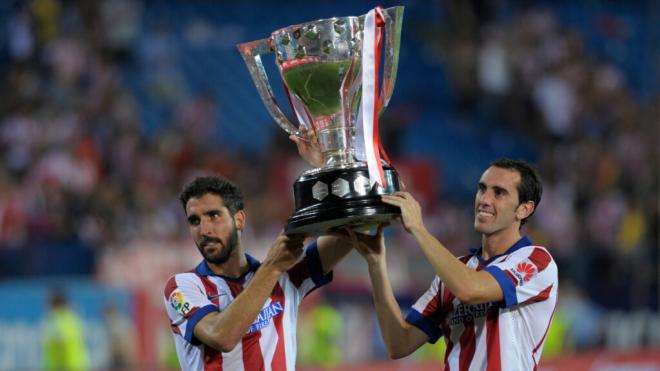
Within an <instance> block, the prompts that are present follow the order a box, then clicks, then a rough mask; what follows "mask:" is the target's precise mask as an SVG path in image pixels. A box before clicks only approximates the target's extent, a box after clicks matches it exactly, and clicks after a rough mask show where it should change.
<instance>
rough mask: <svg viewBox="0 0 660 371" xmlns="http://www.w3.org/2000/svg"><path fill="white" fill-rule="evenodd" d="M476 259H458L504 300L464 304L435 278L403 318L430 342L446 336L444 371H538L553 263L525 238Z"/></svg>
mask: <svg viewBox="0 0 660 371" xmlns="http://www.w3.org/2000/svg"><path fill="white" fill-rule="evenodd" d="M480 256H481V251H480V250H479V251H477V252H476V253H475V254H474V255H471V256H465V257H462V258H460V259H461V261H463V262H464V263H465V264H466V265H467V266H468V267H469V268H471V269H474V270H476V271H480V270H485V271H486V272H488V273H490V274H491V275H493V277H495V279H496V280H497V282H498V283H499V285H500V287H501V288H502V292H503V293H504V300H503V301H501V302H497V303H495V302H492V303H483V304H475V305H467V304H462V303H461V302H460V301H459V300H458V299H457V298H456V297H455V296H454V295H453V294H452V293H451V292H449V290H448V289H447V287H446V286H445V285H444V284H443V282H442V281H440V278H439V277H437V276H436V277H435V279H434V280H433V283H432V284H431V287H430V288H429V289H428V290H427V291H426V292H425V293H424V295H422V297H420V298H419V299H418V300H417V302H416V303H415V304H414V305H413V307H412V308H411V310H410V312H409V313H408V315H407V316H406V320H407V321H408V322H410V323H411V324H413V325H415V326H416V327H418V328H419V329H421V330H422V331H424V332H425V333H426V334H427V335H428V337H429V341H430V342H432V343H435V342H436V341H437V340H438V338H439V337H440V336H443V335H444V337H445V342H446V343H447V350H446V354H445V369H446V370H507V371H508V370H536V369H537V366H538V362H539V359H540V358H541V351H542V350H543V343H544V341H545V336H546V334H547V332H548V328H549V327H550V322H551V321H552V316H553V314H554V311H555V307H556V305H557V285H558V280H557V265H556V264H555V262H554V260H553V259H552V256H550V253H548V251H547V250H546V249H545V248H544V247H541V246H533V245H532V243H531V241H530V240H529V239H528V238H527V237H523V238H522V239H520V240H519V241H518V242H517V243H516V244H515V245H513V246H512V247H511V248H509V250H507V251H506V252H505V253H504V254H502V255H499V256H496V257H493V258H491V259H489V260H487V261H486V260H483V259H481V258H480Z"/></svg>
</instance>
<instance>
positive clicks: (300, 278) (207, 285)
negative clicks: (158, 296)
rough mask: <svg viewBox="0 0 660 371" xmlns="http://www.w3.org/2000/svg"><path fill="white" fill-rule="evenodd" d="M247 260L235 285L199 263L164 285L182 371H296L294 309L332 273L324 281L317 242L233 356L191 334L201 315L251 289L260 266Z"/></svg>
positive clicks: (279, 287) (286, 278)
mask: <svg viewBox="0 0 660 371" xmlns="http://www.w3.org/2000/svg"><path fill="white" fill-rule="evenodd" d="M246 256H247V260H248V263H249V265H250V269H249V271H248V272H247V273H246V274H244V275H243V276H241V277H240V278H237V279H232V278H229V277H224V276H219V275H216V274H215V273H213V272H212V271H211V270H210V269H209V267H208V265H207V264H206V262H205V261H202V262H201V263H200V264H199V265H198V266H197V268H195V270H193V271H190V272H187V273H179V274H176V275H175V276H173V277H171V278H170V279H169V281H168V282H167V285H166V286H165V297H164V299H165V307H166V308H167V314H168V316H169V317H170V326H171V329H172V333H173V335H174V342H175V345H176V351H177V354H178V356H179V363H180V364H181V369H182V370H186V371H188V370H194V371H202V370H204V371H207V370H213V371H222V370H231V371H243V370H244V371H251V370H267V371H270V370H291V371H293V370H295V362H296V324H297V317H298V306H299V305H300V303H301V301H302V299H303V298H304V297H305V296H306V295H307V294H308V293H310V292H311V291H312V290H314V289H316V288H317V287H320V286H322V285H324V284H326V283H328V282H330V281H331V280H332V272H330V273H329V274H327V275H323V269H322V267H321V260H320V258H319V254H318V250H317V246H316V242H314V243H313V244H311V245H310V246H309V247H307V249H306V251H305V257H304V258H303V259H302V260H301V261H300V262H299V263H298V264H296V265H295V266H294V267H293V268H291V269H290V270H289V271H288V272H286V273H285V274H283V275H282V276H281V277H280V279H279V280H278V282H277V284H276V285H275V288H274V289H273V293H272V294H271V297H270V298H269V299H267V300H266V302H265V303H264V306H263V309H262V310H261V311H260V312H259V315H258V316H257V318H256V319H255V320H254V322H253V323H252V325H251V326H250V327H249V328H248V329H247V331H246V333H245V335H244V336H243V339H242V340H241V342H240V343H239V344H237V345H236V347H235V348H234V349H233V350H231V351H230V352H227V353H224V352H220V351H217V350H215V349H213V348H211V347H209V346H207V345H205V344H203V343H201V342H200V341H199V340H197V339H196V338H195V335H194V334H193V329H194V328H195V325H196V324H197V323H198V322H199V321H200V320H201V319H202V318H203V317H204V316H205V315H207V314H209V313H211V312H218V311H220V312H221V311H223V310H224V309H225V308H226V307H227V306H228V305H229V304H231V302H232V301H233V300H234V298H236V297H237V296H238V295H239V294H240V293H241V292H242V291H243V289H244V288H245V287H247V286H248V285H249V284H250V281H251V280H252V278H253V277H254V274H255V272H256V270H257V268H258V267H259V265H260V263H259V262H258V261H257V260H256V259H254V258H253V257H251V256H249V255H247V254H246Z"/></svg>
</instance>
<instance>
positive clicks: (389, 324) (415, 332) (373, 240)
mask: <svg viewBox="0 0 660 371" xmlns="http://www.w3.org/2000/svg"><path fill="white" fill-rule="evenodd" d="M383 230H384V226H382V225H381V226H379V227H378V232H377V233H376V235H375V236H369V235H364V234H353V233H352V232H351V237H352V238H353V241H354V246H355V249H356V250H358V252H359V253H360V255H362V257H363V258H364V259H365V260H366V261H367V264H368V266H369V277H370V279H371V285H372V288H373V300H374V305H375V307H376V314H377V315H378V323H379V324H380V330H381V334H382V336H383V342H384V343H385V347H386V348H387V352H388V354H389V356H390V358H394V359H396V358H402V357H405V356H407V355H409V354H411V353H412V352H414V351H415V350H417V349H418V348H419V347H420V346H422V345H423V344H424V343H425V342H427V341H428V340H429V337H428V336H427V335H426V334H425V333H424V332H423V331H422V330H420V329H418V328H417V327H415V326H413V325H411V324H410V323H408V322H407V321H406V320H405V319H404V318H403V314H401V308H400V307H399V304H398V303H397V301H396V298H395V297H394V292H393V290H392V285H391V284H390V278H389V276H388V273H387V261H386V257H385V256H386V255H385V242H384V238H383Z"/></svg>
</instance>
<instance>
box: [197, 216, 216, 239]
mask: <svg viewBox="0 0 660 371" xmlns="http://www.w3.org/2000/svg"><path fill="white" fill-rule="evenodd" d="M199 226H200V232H201V234H202V235H203V236H213V228H212V223H211V221H210V220H208V219H207V218H202V220H201V221H200V222H199Z"/></svg>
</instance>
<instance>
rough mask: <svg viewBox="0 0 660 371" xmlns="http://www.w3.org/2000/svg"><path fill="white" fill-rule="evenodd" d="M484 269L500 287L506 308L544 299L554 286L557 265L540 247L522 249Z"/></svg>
mask: <svg viewBox="0 0 660 371" xmlns="http://www.w3.org/2000/svg"><path fill="white" fill-rule="evenodd" d="M484 270H485V271H486V272H488V273H490V274H491V275H492V276H493V277H494V278H495V279H496V280H497V282H498V283H499V285H500V287H501V288H502V293H503V294H504V303H505V306H506V307H511V306H513V305H517V304H523V303H529V302H537V301H543V300H546V299H548V297H549V296H550V293H551V292H552V288H553V287H554V286H556V285H557V265H556V264H555V262H554V260H553V259H552V256H551V255H550V253H549V252H548V251H547V250H546V249H545V248H543V247H540V246H527V247H523V248H521V249H519V250H517V251H515V252H513V253H512V254H510V255H509V256H507V258H506V259H504V260H503V261H501V262H497V263H494V264H491V265H489V266H488V267H486V268H484Z"/></svg>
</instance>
